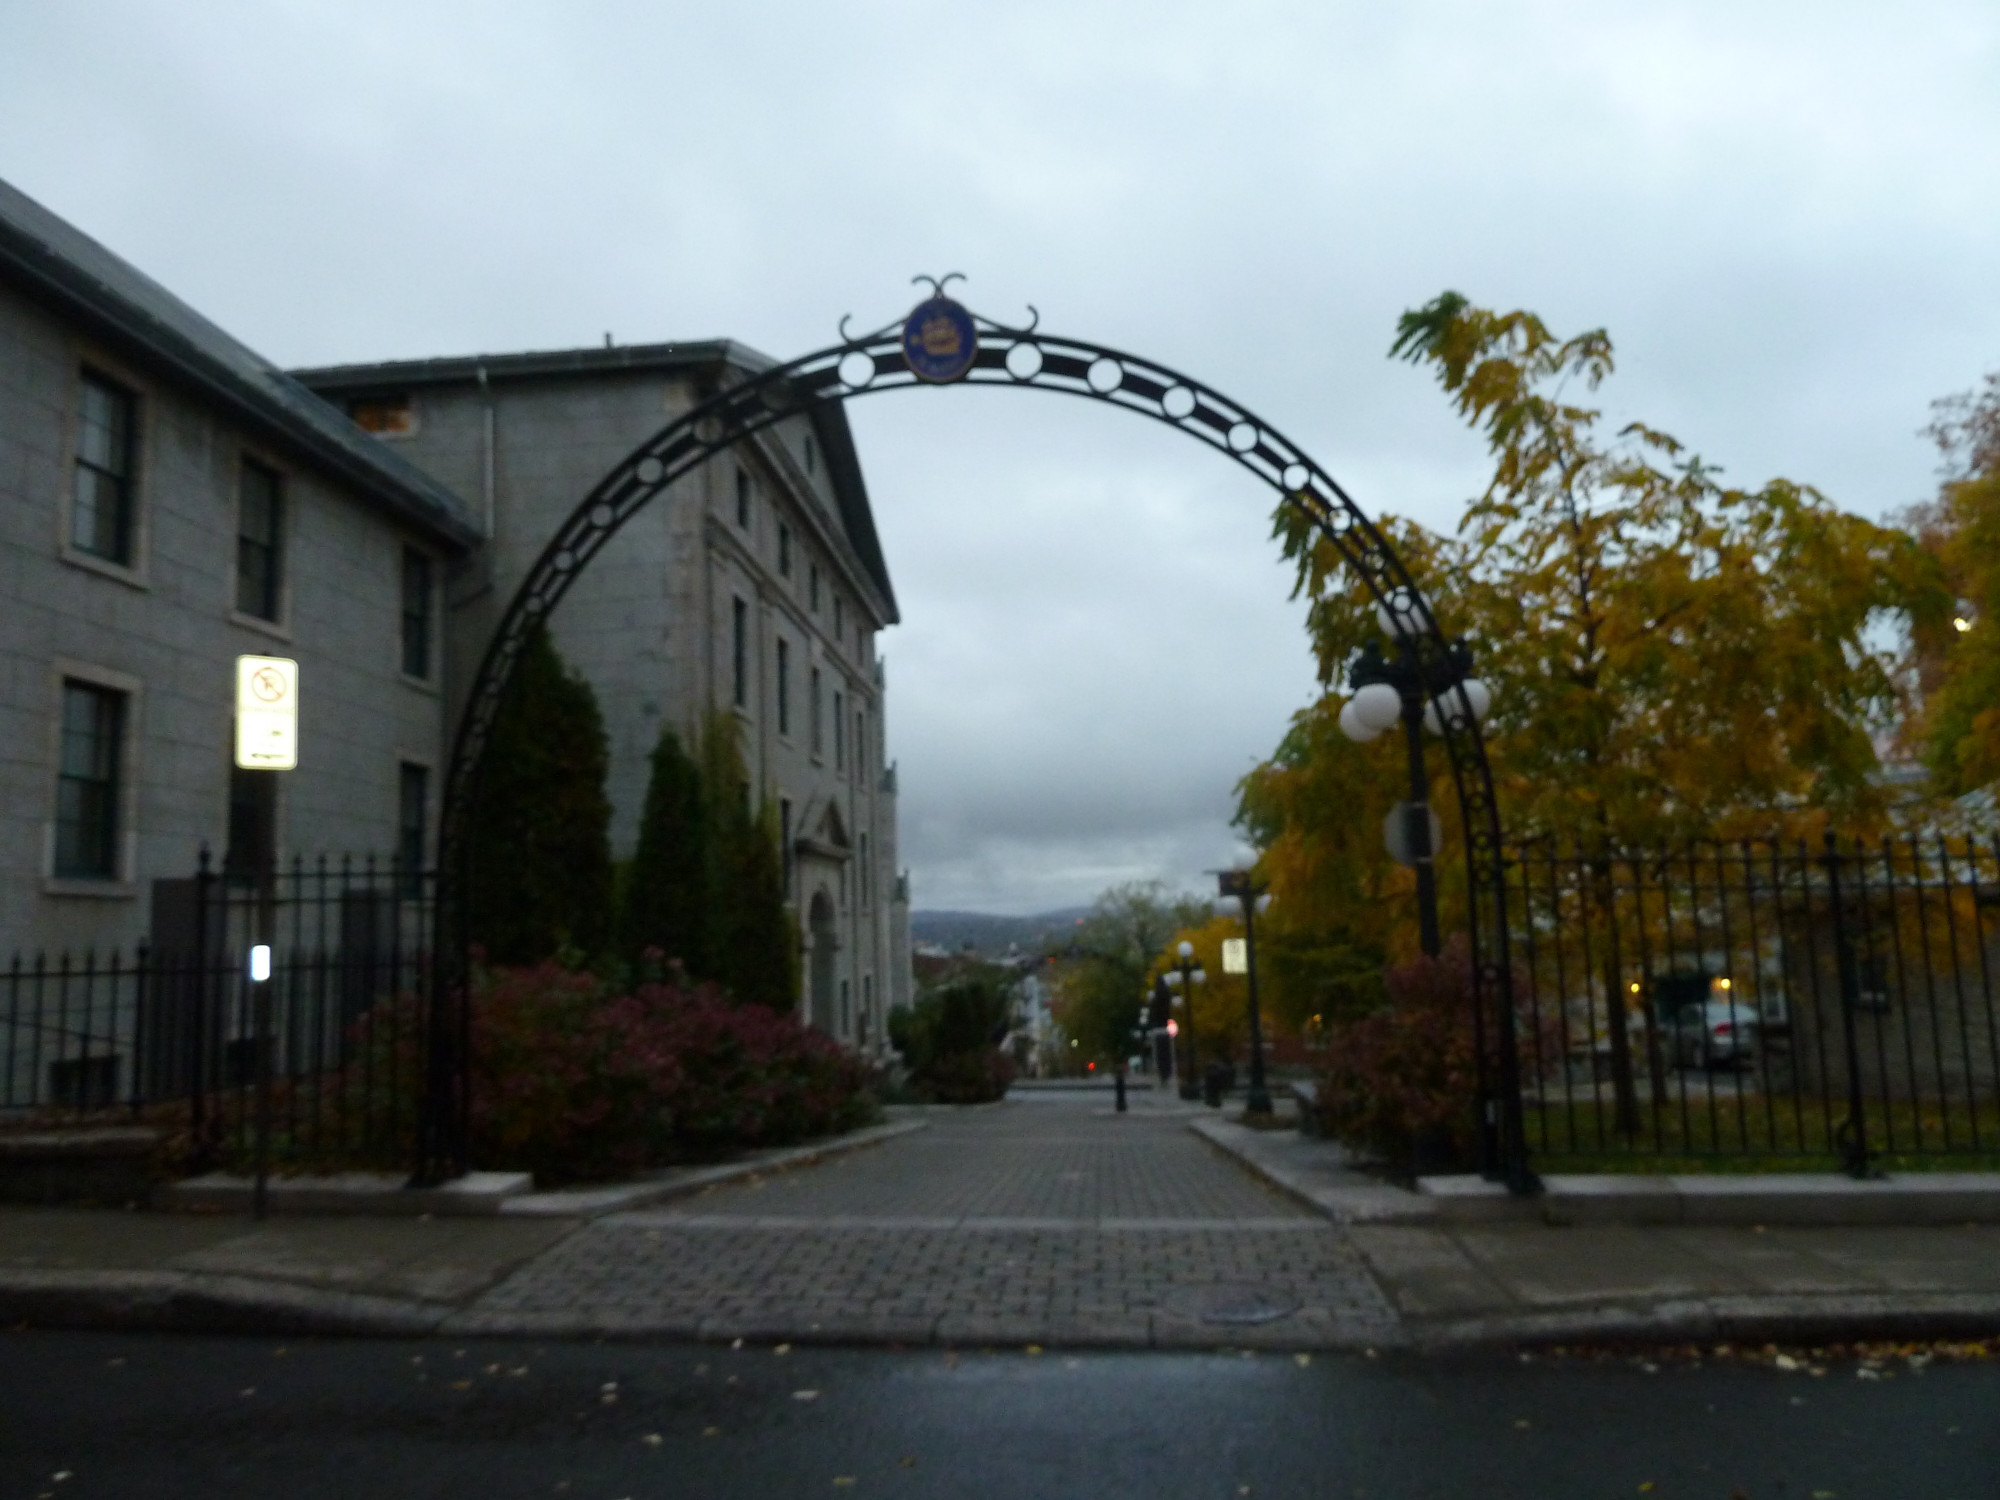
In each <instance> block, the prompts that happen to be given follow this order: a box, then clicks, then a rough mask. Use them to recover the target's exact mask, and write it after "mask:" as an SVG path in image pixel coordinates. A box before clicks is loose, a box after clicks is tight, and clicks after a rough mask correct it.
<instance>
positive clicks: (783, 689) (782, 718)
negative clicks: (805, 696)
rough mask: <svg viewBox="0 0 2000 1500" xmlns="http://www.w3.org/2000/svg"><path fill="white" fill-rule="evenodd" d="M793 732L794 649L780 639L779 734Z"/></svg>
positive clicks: (784, 640) (787, 642)
mask: <svg viewBox="0 0 2000 1500" xmlns="http://www.w3.org/2000/svg"><path fill="white" fill-rule="evenodd" d="M791 732H792V647H791V642H789V641H787V640H786V639H785V638H784V637H783V636H780V637H779V638H778V733H780V734H790V733H791Z"/></svg>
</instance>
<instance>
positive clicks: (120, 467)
mask: <svg viewBox="0 0 2000 1500" xmlns="http://www.w3.org/2000/svg"><path fill="white" fill-rule="evenodd" d="M138 408H139V399H138V397H136V396H134V395H133V394H132V393H131V392H130V391H127V390H123V389H121V388H120V387H118V386H115V385H113V384H112V383H111V382H110V381H108V380H106V379H104V377H102V376H101V375H96V374H93V373H92V372H91V371H89V370H85V371H84V372H83V374H82V376H81V378H80V380H79V398H78V401H77V434H76V496H75V507H74V509H73V510H72V511H71V513H70V528H69V533H70V544H71V545H72V546H74V547H75V548H76V549H77V551H79V552H88V553H90V554H91V555H92V556H93V557H101V558H103V559H105V561H107V562H115V563H119V564H121V565H129V564H130V563H131V561H132V529H133V528H132V513H133V509H134V507H133V503H132V499H133V496H132V457H133V436H134V433H135V432H136V430H137V427H138Z"/></svg>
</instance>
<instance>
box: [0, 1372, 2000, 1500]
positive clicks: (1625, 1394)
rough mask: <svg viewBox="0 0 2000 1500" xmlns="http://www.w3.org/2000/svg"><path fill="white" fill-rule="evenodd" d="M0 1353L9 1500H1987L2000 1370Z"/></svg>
mask: <svg viewBox="0 0 2000 1500" xmlns="http://www.w3.org/2000/svg"><path fill="white" fill-rule="evenodd" d="M1861 1377H1862V1369H1861V1367H1858V1366H1855V1365H1853V1364H1840V1363H1835V1364H1833V1365H1832V1366H1831V1367H1830V1368H1827V1369H1825V1370H1824V1371H1823V1372H1822V1378H1817V1379H1815V1378H1809V1376H1808V1374H1807V1373H1806V1372H1804V1371H1799V1372H1795V1373H1783V1372H1781V1371H1780V1370H1778V1369H1774V1368H1772V1367H1770V1366H1769V1365H1762V1366H1755V1367H1746V1366H1743V1365H1740V1364H1718V1363H1716V1362H1714V1361H1712V1360H1711V1361H1709V1362H1707V1363H1704V1364H1703V1365H1701V1366H1698V1367H1694V1366H1689V1365H1686V1364H1675V1363H1655V1362H1653V1361H1651V1360H1647V1359H1644V1358H1643V1357H1637V1356H1635V1357H1627V1358H1620V1359H1614V1360H1610V1361H1607V1362H1604V1363H1592V1362H1578V1361H1564V1360H1551V1359H1545V1358H1538V1359H1535V1360H1532V1361H1529V1362H1526V1363H1523V1362H1522V1361H1521V1360H1520V1359H1519V1358H1518V1357H1516V1356H1514V1355H1491V1354H1489V1355H1484V1356H1481V1357H1478V1358H1470V1359H1460V1360H1440V1359H1435V1358H1432V1359H1422V1360H1419V1359H1416V1358H1414V1357H1408V1356H1404V1357H1389V1356H1384V1357H1381V1358H1378V1359H1373V1360H1371V1359H1368V1358H1366V1357H1365V1356H1363V1355H1357V1354H1340V1355H1326V1354H1320V1355H1292V1354H1271V1353H1263V1354H1258V1355H1254V1356H1247V1357H1246V1356H1245V1355H1242V1354H1237V1353H1216V1352H1208V1353H1180V1354H1163V1353H1143V1352H1140V1353H1117V1354H1110V1353H1076V1354H1068V1355H1061V1354H1057V1353H1054V1352H1050V1353H1044V1354H1030V1353H1028V1352H1027V1351H1025V1350H1023V1349H1020V1348H1009V1349H1004V1350H1003V1349H995V1350H990V1351H981V1350H978V1349H969V1350H965V1351H955V1352H950V1353H947V1352H945V1351H942V1350H924V1351H908V1352H903V1353H896V1352H891V1351H887V1350H833V1349H808V1348H799V1347H787V1348H784V1349H778V1348H773V1347H771V1346H768V1345H756V1344H751V1343H748V1342H746V1343H745V1344H744V1345H743V1347H741V1348H740V1349H739V1348H731V1347H730V1346H728V1345H722V1346H719V1347H704V1346H687V1345H675V1346H659V1345H638V1344H622V1343H601V1344H596V1343H588V1342H584V1343H574V1342H572V1343H537V1342H532V1341H525V1340H483V1339H468V1340H436V1339H431V1340H422V1341H413V1340H336V1341H323V1342H322V1341H305V1342H297V1341H293V1342H286V1341H279V1340H271V1339H224V1338H213V1337H202V1338H193V1337H163V1336H156V1335H135V1334H94V1333H11V1334H0V1390H4V1391H5V1392H6V1393H7V1395H6V1400H5V1401H4V1402H0V1494H5V1495H10V1496H21V1497H24V1500H26V1497H38V1500H39V1497H46V1500H86V1497H102V1496H115V1497H126V1496H145V1497H147V1500H184V1497H185V1500H197V1497H198V1500H233V1497H238V1496H245V1497H249V1496H255V1497H259V1500H262V1497H266V1496H272V1495H283V1496H286V1497H288V1500H332V1497H368V1500H376V1497H380V1496H395V1497H398V1500H415V1497H430V1496H436V1497H454V1500H456V1497H462V1496H468V1495H472V1496H478V1497H480V1500H652V1497H659V1500H666V1497H673V1500H706V1497H746V1496H756V1497H763V1496H772V1497H790V1496H816V1495H827V1496H836V1497H837V1496H843V1495H855V1496H866V1495H897V1496H910V1497H917V1496H926V1497H928V1496H939V1495H950V1496H962V1497H966V1500H989V1497H994V1500H997V1497H1002V1496H1006V1497H1033V1500H1056V1497H1070V1496H1076V1497H1092V1500H1125V1497H1134V1500H1141V1497H1143V1500H1184V1497H1185V1500H1194V1497H1201V1500H1246V1497H1247V1500H1267V1497H1287V1500H1289V1497H1298V1500H1308V1497H1309V1500H1414V1497H1439V1500H1466V1497H1478V1500H1552V1497H1555V1500H1569V1497H1588V1496H1606V1497H1610V1496H1628V1497H1635V1500H1636V1497H1653V1500H1683V1497H1699V1500H1832V1497H1837V1500H1919V1497H1920V1500H1984V1497H1987V1496H1991V1495H1993V1494H1994V1493H1996V1492H2000V1424H1996V1423H1995V1421H1994V1418H1993V1413H1994V1412H1995V1411H1996V1410H2000V1367H1996V1366H1995V1365H1994V1364H1992V1363H1972V1364H1964V1365H1956V1366H1950V1365H1945V1364H1942V1363H1940V1364H1933V1365H1932V1366H1930V1367H1929V1368H1928V1369H1927V1370H1924V1371H1923V1372H1922V1373H1921V1374H1919V1373H1916V1372H1915V1371H1914V1370H1912V1369H1910V1368H1908V1367H1907V1366H1905V1367H1901V1368H1889V1369H1885V1370H1882V1371H1881V1372H1879V1373H1878V1374H1875V1375H1874V1376H1873V1378H1861Z"/></svg>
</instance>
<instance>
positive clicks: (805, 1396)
mask: <svg viewBox="0 0 2000 1500" xmlns="http://www.w3.org/2000/svg"><path fill="white" fill-rule="evenodd" d="M792 1399H793V1400H794V1401H817V1400H819V1392H818V1391H793V1392H792Z"/></svg>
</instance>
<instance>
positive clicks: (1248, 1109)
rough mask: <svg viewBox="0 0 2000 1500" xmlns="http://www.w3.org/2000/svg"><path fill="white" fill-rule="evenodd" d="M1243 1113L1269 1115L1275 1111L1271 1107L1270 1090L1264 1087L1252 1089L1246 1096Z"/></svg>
mask: <svg viewBox="0 0 2000 1500" xmlns="http://www.w3.org/2000/svg"><path fill="white" fill-rule="evenodd" d="M1243 1113H1244V1114H1246V1115H1268V1114H1273V1113H1275V1111H1274V1110H1273V1109H1272V1108H1271V1093H1270V1090H1268V1089H1263V1088H1253V1089H1251V1090H1250V1092H1249V1093H1248V1094H1247V1095H1246V1096H1245V1097H1244V1100H1243Z"/></svg>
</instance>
